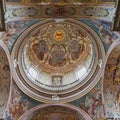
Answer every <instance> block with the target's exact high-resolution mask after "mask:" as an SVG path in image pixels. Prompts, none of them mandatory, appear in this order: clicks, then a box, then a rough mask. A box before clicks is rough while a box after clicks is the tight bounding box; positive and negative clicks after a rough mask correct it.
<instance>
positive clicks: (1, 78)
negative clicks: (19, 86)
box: [0, 41, 12, 118]
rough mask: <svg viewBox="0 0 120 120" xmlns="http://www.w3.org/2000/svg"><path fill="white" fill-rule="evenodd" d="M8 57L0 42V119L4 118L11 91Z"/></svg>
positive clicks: (7, 52) (4, 47)
mask: <svg viewBox="0 0 120 120" xmlns="http://www.w3.org/2000/svg"><path fill="white" fill-rule="evenodd" d="M11 70H12V69H11V62H10V55H9V51H8V49H7V47H6V45H5V44H4V43H3V42H2V41H0V118H5V115H6V108H8V104H9V101H10V96H11V91H12V74H11Z"/></svg>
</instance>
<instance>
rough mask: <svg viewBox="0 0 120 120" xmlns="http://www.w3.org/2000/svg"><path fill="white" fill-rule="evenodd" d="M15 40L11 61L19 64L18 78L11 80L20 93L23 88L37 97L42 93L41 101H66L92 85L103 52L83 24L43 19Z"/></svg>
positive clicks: (97, 39) (68, 20) (71, 20)
mask: <svg viewBox="0 0 120 120" xmlns="http://www.w3.org/2000/svg"><path fill="white" fill-rule="evenodd" d="M18 39H20V40H18V42H16V44H15V46H14V50H13V52H12V58H13V61H14V63H16V62H17V63H19V64H18V66H16V67H15V69H14V72H15V73H16V76H15V77H17V78H18V79H15V80H17V81H16V82H17V83H18V86H19V87H20V88H21V89H22V90H23V91H24V92H26V90H25V89H24V86H27V88H28V91H31V90H32V92H34V93H35V94H39V95H38V96H39V97H41V96H42V95H43V94H42V93H46V94H44V95H45V96H44V95H43V96H42V97H45V98H43V101H45V100H47V99H48V98H49V99H52V100H53V99H57V100H58V99H60V98H59V95H60V96H61V98H62V96H63V99H64V98H65V99H66V97H68V95H67V94H68V93H71V94H69V97H70V96H71V95H72V94H74V95H75V93H74V92H76V93H79V92H81V91H85V89H86V86H87V87H88V86H89V87H90V88H91V84H95V83H96V81H97V80H95V79H98V78H97V77H98V76H95V74H96V73H100V69H101V66H102V60H103V59H104V50H103V46H102V43H101V40H99V39H100V38H99V36H98V35H97V34H96V33H95V32H94V31H93V30H92V29H91V28H90V27H88V26H87V25H85V24H84V23H82V22H78V21H77V20H73V19H66V20H63V21H62V22H57V21H56V20H54V19H49V20H43V21H42V22H39V23H36V24H35V25H33V26H32V27H30V28H28V29H27V30H25V32H23V34H22V35H21V36H20V37H19V38H18ZM18 48H19V49H18ZM14 66H15V64H14ZM97 75H99V74H97ZM19 78H22V79H19ZM18 81H19V82H18ZM85 83H87V84H85ZM20 84H21V85H23V86H21V85H20ZM90 88H88V89H90ZM28 91H27V92H28ZM38 92H39V93H38ZM34 93H33V96H34V95H35V94H34ZM30 94H31V92H30ZM84 94H85V93H84ZM28 95H29V94H28ZM31 95H32V94H31ZM31 95H30V96H31ZM33 96H32V97H33ZM35 96H36V95H35ZM38 96H36V97H35V99H37V100H38V99H39V98H38ZM33 98H34V97H33ZM40 99H41V98H40Z"/></svg>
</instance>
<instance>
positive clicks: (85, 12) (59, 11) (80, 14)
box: [6, 4, 115, 22]
mask: <svg viewBox="0 0 120 120" xmlns="http://www.w3.org/2000/svg"><path fill="white" fill-rule="evenodd" d="M114 12H115V8H114V6H113V5H112V6H104V5H102V6H101V5H100V6H99V5H74V4H68V5H34V6H33V5H15V6H13V5H7V12H6V22H9V21H15V20H24V19H38V20H39V19H41V18H89V19H99V20H107V21H112V18H113V16H114Z"/></svg>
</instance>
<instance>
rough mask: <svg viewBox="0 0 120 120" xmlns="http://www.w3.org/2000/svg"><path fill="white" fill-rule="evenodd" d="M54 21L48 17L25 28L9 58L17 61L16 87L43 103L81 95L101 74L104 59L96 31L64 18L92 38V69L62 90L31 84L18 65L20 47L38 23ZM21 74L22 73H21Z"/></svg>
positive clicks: (70, 99)
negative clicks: (71, 85)
mask: <svg viewBox="0 0 120 120" xmlns="http://www.w3.org/2000/svg"><path fill="white" fill-rule="evenodd" d="M52 21H54V19H48V20H43V21H40V22H38V23H36V24H35V25H33V26H32V27H30V28H28V29H27V30H25V31H24V32H23V33H22V34H21V36H20V37H19V38H18V40H17V42H16V43H15V45H14V47H13V50H12V54H11V58H12V61H17V64H16V65H13V75H14V76H13V77H14V80H15V82H16V84H17V85H18V87H19V88H20V89H21V90H22V91H23V92H24V93H25V94H27V95H28V96H30V97H32V98H33V99H36V100H38V101H42V102H45V103H52V102H54V101H56V102H69V101H72V100H75V99H77V98H80V97H82V96H83V95H85V94H86V93H88V92H89V91H90V90H91V89H92V88H93V87H94V86H95V85H96V84H97V82H98V81H99V79H100V77H101V74H102V72H103V65H104V61H105V50H104V47H103V44H102V42H101V39H100V37H99V36H98V35H97V33H96V32H95V31H94V30H92V29H91V28H90V27H89V26H87V25H86V24H84V23H82V22H80V21H77V20H73V19H66V20H65V21H68V22H73V23H75V24H76V25H78V26H80V27H82V29H84V30H85V31H86V32H87V33H88V35H89V37H90V38H92V39H93V41H92V42H93V43H94V45H95V46H94V47H95V51H94V52H95V54H96V55H97V56H95V57H96V58H95V61H94V65H93V68H92V71H90V73H89V74H88V76H87V77H86V78H85V80H84V82H83V83H77V84H76V85H75V86H74V87H72V88H70V89H67V90H62V91H51V90H46V89H43V88H40V87H38V86H36V85H35V84H33V82H31V81H30V80H28V78H27V77H26V76H25V75H23V74H24V73H23V71H22V68H21V67H20V65H21V59H22V58H21V57H22V56H21V52H22V47H21V46H24V44H25V41H26V39H25V38H26V37H27V38H29V37H30V33H31V35H32V34H33V33H32V31H33V29H37V27H38V26H39V25H42V24H45V23H50V22H52ZM21 74H22V75H21Z"/></svg>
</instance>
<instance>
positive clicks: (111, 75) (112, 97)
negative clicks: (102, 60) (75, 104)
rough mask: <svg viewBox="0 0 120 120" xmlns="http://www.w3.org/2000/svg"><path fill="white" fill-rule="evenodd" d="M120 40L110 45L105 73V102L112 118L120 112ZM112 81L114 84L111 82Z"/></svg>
mask: <svg viewBox="0 0 120 120" xmlns="http://www.w3.org/2000/svg"><path fill="white" fill-rule="evenodd" d="M119 45H120V40H118V41H115V42H114V43H113V44H112V46H111V47H110V49H109V51H108V54H107V60H106V66H105V73H104V84H103V90H104V92H103V93H104V104H105V112H106V117H109V118H112V117H114V116H115V115H116V114H119V113H120V97H119V94H120V86H119V84H120V81H119V80H120V47H119ZM111 83H112V84H111ZM113 111H114V112H113Z"/></svg>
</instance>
